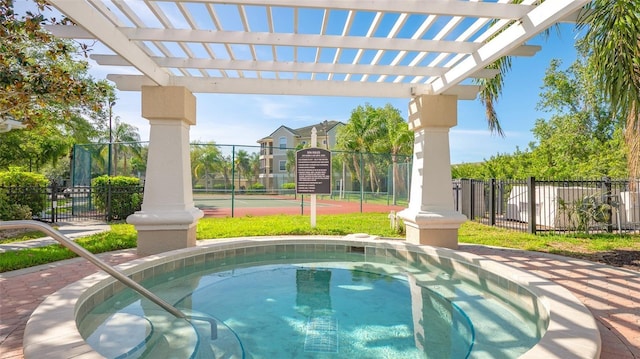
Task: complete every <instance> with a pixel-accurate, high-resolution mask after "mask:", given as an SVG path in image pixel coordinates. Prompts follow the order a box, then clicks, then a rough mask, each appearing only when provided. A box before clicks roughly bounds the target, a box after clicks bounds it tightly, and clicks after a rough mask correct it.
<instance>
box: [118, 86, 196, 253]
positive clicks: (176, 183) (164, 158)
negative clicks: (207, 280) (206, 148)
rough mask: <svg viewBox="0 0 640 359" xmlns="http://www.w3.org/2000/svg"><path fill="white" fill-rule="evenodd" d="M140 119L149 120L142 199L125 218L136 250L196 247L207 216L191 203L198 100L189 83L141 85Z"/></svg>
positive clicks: (158, 250)
mask: <svg viewBox="0 0 640 359" xmlns="http://www.w3.org/2000/svg"><path fill="white" fill-rule="evenodd" d="M142 117H144V118H146V119H148V120H149V123H150V124H151V132H150V136H149V154H148V157H147V171H146V179H145V185H144V200H143V202H142V210H141V211H138V212H136V213H134V214H132V215H131V216H129V217H128V218H127V222H128V223H131V224H133V225H134V226H135V228H136V230H137V231H138V254H140V255H149V254H155V253H161V252H166V251H169V250H173V249H179V248H186V247H192V246H195V245H196V223H197V221H198V219H200V218H202V216H203V213H202V211H200V210H199V209H197V208H196V207H194V205H193V193H192V189H191V159H190V156H189V126H193V125H195V124H196V98H195V96H194V95H193V94H192V93H191V92H190V91H189V90H187V89H186V88H185V87H179V86H163V87H159V86H143V87H142Z"/></svg>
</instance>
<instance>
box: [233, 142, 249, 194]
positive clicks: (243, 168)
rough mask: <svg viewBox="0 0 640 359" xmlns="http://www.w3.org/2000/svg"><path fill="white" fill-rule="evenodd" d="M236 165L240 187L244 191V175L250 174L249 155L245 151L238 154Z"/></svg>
mask: <svg viewBox="0 0 640 359" xmlns="http://www.w3.org/2000/svg"><path fill="white" fill-rule="evenodd" d="M234 165H235V169H236V171H237V172H238V187H240V189H242V175H243V174H246V173H247V172H249V153H247V151H245V150H239V151H238V152H236V156H235V163H234Z"/></svg>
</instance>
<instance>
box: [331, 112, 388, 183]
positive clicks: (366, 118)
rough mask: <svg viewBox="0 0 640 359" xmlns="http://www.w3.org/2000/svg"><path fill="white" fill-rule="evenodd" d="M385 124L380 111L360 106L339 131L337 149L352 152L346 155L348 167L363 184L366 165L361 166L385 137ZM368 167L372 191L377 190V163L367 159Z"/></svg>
mask: <svg viewBox="0 0 640 359" xmlns="http://www.w3.org/2000/svg"><path fill="white" fill-rule="evenodd" d="M384 131H386V129H385V123H384V121H383V119H382V117H381V114H380V111H379V110H378V109H376V108H374V107H373V106H371V105H370V104H368V103H367V104H365V105H364V106H358V107H356V108H355V109H354V110H353V111H351V117H349V121H348V122H347V124H346V125H345V126H342V127H340V128H339V129H338V134H337V139H336V147H337V148H338V149H341V150H344V151H347V152H351V153H350V154H346V155H347V156H348V157H350V161H347V162H346V163H347V166H348V167H349V169H350V170H351V172H352V174H353V175H354V177H356V178H357V179H358V181H359V182H360V183H361V184H362V183H363V182H364V178H362V175H361V174H362V171H363V170H364V168H362V166H364V164H362V165H361V162H362V160H363V157H364V156H367V157H370V155H371V153H372V152H374V144H375V143H376V142H377V141H378V140H379V139H380V138H381V137H383V134H384ZM367 159H368V160H367V161H366V163H367V164H366V166H367V168H368V169H369V184H370V186H371V187H370V188H371V191H375V189H376V184H377V181H376V176H375V163H374V162H373V161H372V160H371V158H367Z"/></svg>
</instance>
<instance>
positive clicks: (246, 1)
mask: <svg viewBox="0 0 640 359" xmlns="http://www.w3.org/2000/svg"><path fill="white" fill-rule="evenodd" d="M585 2H586V0H553V1H545V2H542V3H540V4H538V2H537V1H535V0H525V1H522V2H521V3H518V4H516V3H514V1H513V0H486V1H481V0H430V1H422V0H369V1H358V0H329V1H327V0H305V1H302V2H301V1H298V0H169V1H165V0H163V1H156V0H144V1H139V2H130V1H125V0H51V3H52V4H53V5H54V6H55V7H57V8H58V9H59V10H60V11H61V12H63V13H64V14H66V15H67V16H69V17H70V18H71V19H72V20H73V21H74V22H75V23H76V24H77V25H78V26H61V25H58V26H50V27H49V29H50V30H51V31H52V32H53V33H54V34H55V35H56V36H60V37H67V38H76V39H97V40H99V41H100V42H101V43H103V44H104V45H106V47H108V48H109V49H111V52H109V51H104V52H101V53H97V54H95V55H92V57H93V58H94V59H95V60H96V61H97V62H98V63H99V64H103V65H110V66H123V67H133V68H135V69H137V70H138V71H139V72H140V75H125V73H126V74H130V73H131V70H130V69H128V70H126V72H124V73H122V74H117V73H114V74H113V76H110V78H111V79H114V80H115V81H116V85H117V86H118V87H119V88H121V89H124V88H126V89H134V90H135V89H138V90H139V87H140V86H142V85H143V84H155V85H160V86H167V85H175V84H178V83H180V84H182V85H184V86H186V87H187V88H189V89H190V90H192V91H194V90H195V89H196V88H197V89H198V91H194V92H212V93H216V92H224V93H229V92H230V90H229V89H223V88H222V86H221V85H220V84H224V85H225V86H230V88H233V89H234V90H233V91H237V92H236V93H256V80H269V81H266V82H265V83H268V90H267V93H280V94H290V95H328V94H329V93H328V89H339V90H337V92H336V93H335V94H336V95H338V94H343V95H345V96H376V97H411V96H415V95H420V94H431V95H434V94H435V95H437V94H451V93H460V94H464V96H463V98H465V99H466V98H474V96H473V95H471V94H470V92H469V91H470V89H471V88H472V87H470V86H468V85H469V83H468V81H467V79H471V78H487V77H490V76H494V75H495V74H496V72H495V71H488V70H487V69H486V67H487V66H488V65H489V64H491V63H492V62H493V61H495V60H496V59H498V58H500V57H502V56H532V55H534V54H535V53H536V52H537V51H538V50H539V49H540V48H539V46H531V45H527V44H526V41H528V40H529V39H531V38H533V37H534V36H535V35H537V34H538V33H540V32H541V31H543V30H544V29H546V28H547V27H549V26H550V25H552V24H553V23H555V22H558V21H563V20H564V19H567V18H568V19H570V18H573V17H575V16H574V14H575V13H576V12H577V11H578V10H580V9H581V7H582V6H583V5H584V3H585ZM207 83H208V84H216V85H212V86H206V85H204V84H207ZM460 86H463V87H460ZM258 87H259V88H263V87H265V86H258ZM458 87H460V88H458ZM387 90H389V91H391V92H386V91H387Z"/></svg>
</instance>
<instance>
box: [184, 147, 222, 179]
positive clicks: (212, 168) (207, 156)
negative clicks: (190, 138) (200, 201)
mask: <svg viewBox="0 0 640 359" xmlns="http://www.w3.org/2000/svg"><path fill="white" fill-rule="evenodd" d="M222 162H224V158H223V156H222V152H220V148H218V146H216V143H215V142H214V141H211V142H208V143H206V144H202V145H200V144H198V145H192V146H191V180H192V185H193V186H194V187H195V184H196V182H197V181H198V180H199V179H200V178H201V177H202V176H203V174H204V177H205V186H206V188H207V189H208V183H209V176H211V179H214V178H215V174H216V172H218V170H220V169H221V168H222Z"/></svg>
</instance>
